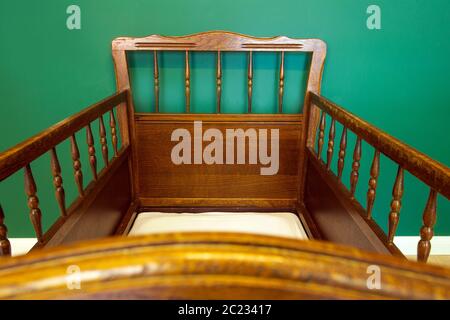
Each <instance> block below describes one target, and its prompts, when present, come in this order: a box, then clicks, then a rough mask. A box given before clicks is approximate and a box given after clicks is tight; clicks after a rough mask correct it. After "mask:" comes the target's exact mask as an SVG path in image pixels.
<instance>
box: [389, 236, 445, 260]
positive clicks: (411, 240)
mask: <svg viewBox="0 0 450 320" xmlns="http://www.w3.org/2000/svg"><path fill="white" fill-rule="evenodd" d="M419 240H420V237H419V236H399V237H395V238H394V243H395V245H396V246H397V247H398V248H399V249H400V251H401V252H402V253H403V254H404V255H405V256H415V255H417V244H418V243H419ZM430 254H431V255H435V256H437V255H439V256H441V255H450V237H449V236H436V237H433V239H431V253H430Z"/></svg>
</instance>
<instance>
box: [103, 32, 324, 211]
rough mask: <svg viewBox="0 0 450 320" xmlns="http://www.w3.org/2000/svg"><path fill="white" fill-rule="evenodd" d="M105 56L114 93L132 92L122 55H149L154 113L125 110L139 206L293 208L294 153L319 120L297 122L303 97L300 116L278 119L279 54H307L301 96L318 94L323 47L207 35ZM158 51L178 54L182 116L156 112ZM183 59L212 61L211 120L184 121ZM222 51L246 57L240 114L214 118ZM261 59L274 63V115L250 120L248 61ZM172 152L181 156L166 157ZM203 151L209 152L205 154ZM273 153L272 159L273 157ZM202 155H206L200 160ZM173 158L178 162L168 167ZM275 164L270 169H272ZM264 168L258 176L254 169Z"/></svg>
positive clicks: (191, 117)
mask: <svg viewBox="0 0 450 320" xmlns="http://www.w3.org/2000/svg"><path fill="white" fill-rule="evenodd" d="M112 50H113V51H112V52H113V58H114V65H115V70H116V81H117V90H119V91H120V90H131V89H132V88H131V86H130V77H129V68H128V64H127V52H128V51H150V52H153V77H154V87H153V88H150V90H154V96H155V100H154V109H155V112H154V113H135V112H134V107H133V104H132V101H131V102H130V104H129V114H130V119H131V122H130V129H131V130H130V139H131V140H132V146H133V147H132V157H133V168H134V172H133V180H134V189H135V191H136V194H137V197H138V198H139V200H140V202H141V206H144V207H158V206H194V207H195V206H199V205H202V206H205V205H206V206H212V207H230V206H237V207H240V206H245V207H272V208H273V207H283V208H288V207H293V206H295V204H296V203H297V200H298V194H299V192H300V190H299V188H300V187H299V186H300V185H301V183H300V180H301V179H303V173H302V170H300V168H301V167H302V166H300V163H302V161H303V157H304V154H303V153H302V152H300V150H305V148H304V145H305V144H306V137H309V139H311V141H313V139H314V138H313V136H314V133H315V132H316V130H315V128H316V127H317V125H318V121H319V115H318V114H317V111H316V110H312V111H311V115H310V117H309V119H311V120H310V123H308V124H305V123H304V122H303V119H304V118H306V117H304V116H305V114H306V113H307V112H309V110H308V109H307V106H308V105H309V103H308V99H309V97H308V94H306V95H305V101H304V102H305V103H304V106H305V107H304V108H303V113H302V114H283V94H284V89H285V78H284V74H285V72H284V68H285V63H284V60H285V58H284V56H285V52H307V53H312V55H311V63H310V66H309V68H310V70H309V76H308V80H307V84H306V92H305V93H307V92H314V93H319V92H320V84H321V77H322V70H323V65H324V60H325V55H326V45H325V43H324V42H323V41H322V40H319V39H292V38H287V37H273V38H255V37H250V36H245V35H241V34H237V33H231V32H223V31H211V32H205V33H198V34H193V35H189V36H181V37H165V36H160V35H152V36H148V37H143V38H127V37H120V38H117V39H115V40H114V41H113V43H112ZM161 51H181V52H185V58H184V60H185V61H184V64H185V75H184V76H185V77H184V79H185V82H184V88H182V87H180V90H184V95H185V111H186V113H184V114H168V113H160V112H159V111H160V99H159V94H160V89H161V88H160V84H161V81H160V73H159V69H160V66H159V59H158V53H159V52H161ZM191 51H197V52H198V51H203V52H216V54H217V62H216V67H217V69H216V79H215V81H216V99H215V101H211V103H214V104H215V105H216V113H215V114H194V113H191V85H193V84H192V83H191V67H190V52H191ZM230 51H242V52H247V54H248V67H247V79H246V80H247V96H248V97H247V109H248V113H247V114H222V113H221V97H222V77H223V72H222V53H223V52H230ZM261 51H265V52H267V51H268V52H277V53H279V55H280V65H279V70H278V71H279V72H278V79H277V81H278V90H277V91H278V92H277V95H278V113H277V114H255V113H252V93H253V56H254V55H256V54H258V52H261ZM120 110H122V114H120V113H119V114H118V117H119V123H123V121H125V120H121V119H126V118H127V117H126V114H125V108H121V109H120ZM200 122H201V124H200ZM308 130H309V131H310V134H309V135H308V134H307V132H308ZM228 133H229V134H230V136H229V137H230V139H228ZM233 134H235V136H233ZM264 138H267V139H266V140H265V141H266V143H267V144H266V148H267V149H266V150H265V151H266V153H265V154H261V152H262V151H264V145H263V144H262V143H261V139H263V140H264ZM239 139H241V140H239ZM188 140H190V141H188ZM217 140H220V143H219V144H216V142H217ZM213 141H214V145H213V143H212V142H213ZM182 142H186V143H187V142H191V144H190V146H191V147H190V149H189V150H188V152H186V150H187V147H186V148H183V146H187V144H186V145H181V143H182ZM210 142H211V143H210ZM235 142H236V143H235ZM252 143H253V144H252ZM177 145H178V147H180V148H181V149H175V150H174V148H176V146H177ZM208 145H209V146H211V147H212V149H214V150H212V149H208ZM213 146H215V148H214V147H213ZM239 146H243V149H239V148H240V147H239ZM302 146H303V147H302ZM222 147H223V148H222ZM277 147H279V150H278V157H276V152H275V150H276V148H277ZM274 148H275V149H274ZM177 150H178V151H179V152H178V153H177V152H176V151H177ZM219 150H222V151H219ZM269 150H270V152H269ZM208 151H210V153H206V152H208ZM220 152H222V154H220ZM186 153H188V154H186ZM205 154H206V156H205ZM174 155H175V156H176V155H178V156H182V157H181V159H179V158H177V160H175V161H174V159H173V157H174ZM207 155H210V157H209V158H208V156H207ZM264 155H266V156H268V155H270V156H271V158H270V159H268V158H267V157H264ZM205 157H206V158H208V159H206V158H205ZM239 157H241V158H240V160H239ZM276 158H277V159H276ZM258 160H259V161H258ZM276 160H277V161H278V163H275V161H276ZM180 163H181V164H180ZM264 167H265V168H266V169H262V168H264ZM263 171H265V174H263ZM231 186H232V187H231Z"/></svg>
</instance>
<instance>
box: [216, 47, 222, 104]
mask: <svg viewBox="0 0 450 320" xmlns="http://www.w3.org/2000/svg"><path fill="white" fill-rule="evenodd" d="M221 60H222V58H221V53H220V51H218V52H217V74H216V80H217V92H216V95H217V113H220V102H221V98H222V61H221Z"/></svg>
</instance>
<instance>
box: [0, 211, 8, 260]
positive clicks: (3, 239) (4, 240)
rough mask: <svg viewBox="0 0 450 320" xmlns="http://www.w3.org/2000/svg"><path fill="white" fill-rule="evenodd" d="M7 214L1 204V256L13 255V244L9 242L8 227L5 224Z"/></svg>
mask: <svg viewBox="0 0 450 320" xmlns="http://www.w3.org/2000/svg"><path fill="white" fill-rule="evenodd" d="M4 219H5V214H4V213H3V209H2V206H1V205H0V257H1V256H10V255H11V244H10V243H9V240H8V237H7V233H8V229H7V228H6V226H5V225H4V224H3V220H4Z"/></svg>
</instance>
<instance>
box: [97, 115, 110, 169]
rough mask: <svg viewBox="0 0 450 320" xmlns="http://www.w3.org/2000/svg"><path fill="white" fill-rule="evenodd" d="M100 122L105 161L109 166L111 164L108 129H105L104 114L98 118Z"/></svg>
mask: <svg viewBox="0 0 450 320" xmlns="http://www.w3.org/2000/svg"><path fill="white" fill-rule="evenodd" d="M98 122H99V124H100V144H101V146H102V156H103V162H104V163H105V166H107V165H108V164H109V158H108V142H107V140H106V129H105V123H104V122H103V116H100V118H99V119H98Z"/></svg>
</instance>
